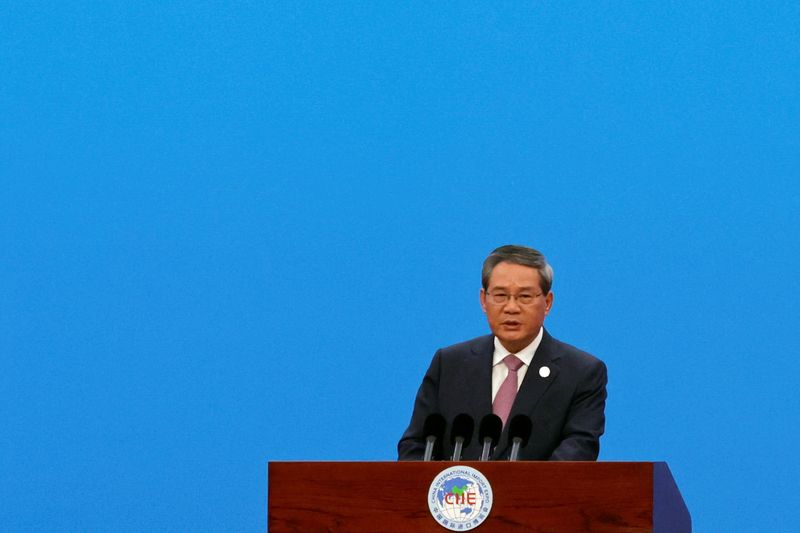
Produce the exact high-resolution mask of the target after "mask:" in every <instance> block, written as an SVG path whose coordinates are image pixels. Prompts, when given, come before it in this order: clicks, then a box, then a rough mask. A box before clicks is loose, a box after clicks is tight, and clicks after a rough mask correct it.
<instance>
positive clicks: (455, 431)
mask: <svg viewBox="0 0 800 533" xmlns="http://www.w3.org/2000/svg"><path fill="white" fill-rule="evenodd" d="M473 431H475V420H473V419H472V417H471V416H469V415H468V414H466V413H461V414H460V415H458V416H456V417H455V418H454V419H453V427H452V428H451V429H450V441H451V442H452V443H455V442H456V438H458V437H461V438H462V439H464V447H466V446H468V445H469V443H470V441H471V440H472V432H473Z"/></svg>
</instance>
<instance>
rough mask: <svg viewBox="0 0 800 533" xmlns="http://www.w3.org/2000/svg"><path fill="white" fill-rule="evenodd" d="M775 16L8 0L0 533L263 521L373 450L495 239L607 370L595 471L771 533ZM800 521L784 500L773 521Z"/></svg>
mask: <svg viewBox="0 0 800 533" xmlns="http://www.w3.org/2000/svg"><path fill="white" fill-rule="evenodd" d="M798 28H800V7H798V4H797V3H796V2H685V3H675V2H652V3H618V2H611V3H604V2H603V3H601V2H597V3H582V4H580V5H564V4H562V3H539V2H515V3H502V4H495V3H464V2H461V3H446V4H439V5H436V6H431V5H430V3H429V2H372V3H361V4H358V3H349V2H348V3H341V4H339V5H324V4H323V3H318V2H307V3H290V2H287V3H263V2H240V3H236V5H235V6H232V5H231V4H230V3H227V2H171V3H164V2H69V3H60V2H59V3H46V2H44V3H43V2H39V3H27V2H7V3H5V4H4V6H3V8H2V10H0V73H1V74H0V175H1V179H2V191H1V192H0V258H1V259H2V260H1V261H0V302H1V303H0V394H1V395H2V402H0V420H2V431H0V491H1V492H0V524H2V529H3V530H7V531H31V530H39V531H253V532H256V531H263V530H264V528H265V526H266V487H267V483H266V463H267V461H269V460H305V459H329V460H344V459H346V460H392V459H394V458H395V445H396V442H397V439H398V438H399V436H400V434H401V433H402V431H403V429H404V428H405V426H406V424H407V423H408V419H409V416H410V414H411V407H412V402H413V397H414V394H415V391H416V388H417V386H418V385H419V382H420V379H421V377H422V374H423V372H424V371H425V369H426V368H427V365H428V363H429V361H430V357H431V356H432V354H433V352H434V351H435V349H437V348H438V347H441V346H444V345H448V344H451V343H453V342H456V341H459V340H463V339H466V338H471V337H474V336H477V335H480V334H483V333H485V332H486V331H487V326H486V324H485V321H484V317H483V315H482V313H481V311H480V308H479V306H478V289H479V286H480V276H479V269H480V264H481V261H482V260H483V258H484V256H485V255H486V254H487V253H488V252H489V251H490V250H491V249H492V248H494V247H496V246H498V245H501V244H506V243H521V244H528V245H531V246H534V247H537V248H539V249H541V250H542V251H544V252H545V254H546V255H547V256H548V258H549V259H550V261H551V262H552V264H553V266H554V268H555V272H556V279H555V286H554V291H555V306H554V311H553V313H552V314H551V315H550V317H549V318H548V321H547V324H548V328H549V330H550V331H551V333H552V334H553V335H554V336H556V337H557V338H560V339H562V340H565V341H567V342H570V343H572V344H575V345H577V346H579V347H581V348H583V349H585V350H587V351H590V352H592V353H595V354H596V355H598V356H599V357H601V358H602V359H604V360H605V361H606V363H607V364H608V368H609V379H610V381H609V400H608V406H607V418H608V423H607V433H606V436H605V437H604V438H603V440H602V443H601V444H602V451H601V459H602V460H644V461H649V460H664V461H667V462H668V463H669V465H670V467H671V469H672V472H673V474H674V476H675V477H676V479H677V482H678V484H679V486H680V487H681V490H682V492H683V495H684V497H685V499H686V502H687V504H688V506H689V508H690V511H691V513H692V516H693V519H694V523H695V526H696V531H703V532H706V531H719V532H731V531H737V532H761V531H789V530H790V529H791V527H792V526H791V524H797V523H798V521H800V511H798V509H797V508H796V506H793V507H790V503H791V501H790V498H793V497H794V496H793V493H794V492H796V488H797V483H798V482H797V478H798V475H800V469H798V467H797V466H796V461H795V458H796V443H797V442H798V429H797V412H798V409H799V408H800V394H799V393H798V388H797V384H796V383H797V376H798V372H799V371H800V362H798V352H799V351H800V341H798V335H797V326H798V318H800V316H799V313H798V305H797V295H798V281H797V276H796V272H797V271H798V270H799V269H800V261H798V246H799V245H800V242H798V241H799V240H800V239H799V238H798V229H797V228H798V225H800V186H798V177H800V126H799V125H800V100H798V97H797V95H798V93H799V92H800V83H798V82H800V59H799V57H800V56H798V50H799V49H800V31H799V30H798ZM795 503H796V502H795Z"/></svg>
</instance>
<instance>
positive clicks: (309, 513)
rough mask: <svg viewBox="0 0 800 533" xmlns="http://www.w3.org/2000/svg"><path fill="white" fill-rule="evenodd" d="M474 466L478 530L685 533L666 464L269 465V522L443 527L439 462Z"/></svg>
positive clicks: (349, 528)
mask: <svg viewBox="0 0 800 533" xmlns="http://www.w3.org/2000/svg"><path fill="white" fill-rule="evenodd" d="M456 464H458V465H465V466H471V467H472V468H475V469H477V470H479V471H480V472H481V473H482V474H483V475H484V476H485V477H486V478H487V479H488V481H489V483H490V484H491V487H492V492H493V495H494V501H493V505H492V509H491V512H490V513H489V516H488V518H487V519H486V521H485V522H483V523H482V524H481V525H479V526H477V527H476V528H474V530H477V531H481V532H486V533H494V532H501V533H502V532H507V531H515V532H522V531H527V532H531V531H533V532H541V533H545V532H547V533H557V532H565V533H567V532H568V533H579V532H584V531H586V532H588V531H592V532H594V531H602V532H619V533H623V532H624V533H634V532H636V533H638V532H655V533H689V532H691V529H692V526H691V518H690V517H689V512H688V510H687V509H686V505H685V504H684V502H683V498H682V497H681V495H680V492H679V491H678V488H677V486H676V485H675V481H674V480H673V478H672V474H671V473H670V471H669V468H667V465H666V463H642V462H638V463H632V462H631V463H613V462H597V463H595V462H514V463H510V462H499V461H498V462H470V461H467V462H462V463H451V462H440V461H437V462H270V463H269V466H268V468H269V487H268V497H267V526H268V530H269V531H270V533H283V532H290V531H291V532H302V533H315V532H348V533H357V532H369V533H376V532H393V531H397V532H413V533H425V532H431V533H445V532H446V531H448V530H447V529H445V528H444V527H442V526H440V525H439V524H438V523H437V522H436V521H435V520H434V519H433V517H432V516H431V513H430V511H429V508H428V502H427V498H428V490H429V488H430V485H431V482H432V481H433V480H434V478H436V476H437V475H438V474H439V473H440V472H441V471H442V470H444V469H445V468H448V467H450V466H454V465H456Z"/></svg>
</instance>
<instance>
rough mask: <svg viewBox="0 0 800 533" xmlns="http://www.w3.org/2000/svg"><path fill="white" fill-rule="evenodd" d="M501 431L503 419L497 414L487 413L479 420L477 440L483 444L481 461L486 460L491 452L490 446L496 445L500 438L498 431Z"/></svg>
mask: <svg viewBox="0 0 800 533" xmlns="http://www.w3.org/2000/svg"><path fill="white" fill-rule="evenodd" d="M502 431H503V421H502V420H501V419H500V417H499V416H497V415H495V414H492V413H489V414H488V415H486V416H484V417H483V419H482V420H481V425H480V426H478V441H479V442H480V443H481V444H482V445H483V450H482V451H481V461H488V460H489V455H490V454H491V453H492V446H496V445H497V441H499V440H500V433H501V432H502Z"/></svg>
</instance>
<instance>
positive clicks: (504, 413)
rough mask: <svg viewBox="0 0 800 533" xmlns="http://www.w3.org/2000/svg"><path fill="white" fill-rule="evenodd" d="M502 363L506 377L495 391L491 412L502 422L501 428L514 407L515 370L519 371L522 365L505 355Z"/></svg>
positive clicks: (515, 357)
mask: <svg viewBox="0 0 800 533" xmlns="http://www.w3.org/2000/svg"><path fill="white" fill-rule="evenodd" d="M503 363H505V365H506V366H507V367H508V376H506V380H505V381H504V382H503V383H502V385H500V388H499V389H498V390H497V395H496V396H495V397H494V403H493V404H492V411H493V412H494V414H496V415H497V416H499V417H500V420H502V421H503V426H505V425H506V420H508V414H509V413H510V412H511V406H512V405H514V398H516V396H517V370H519V369H520V367H521V366H522V364H523V363H522V361H521V360H520V359H518V358H517V356H515V355H514V354H510V355H507V356H506V357H505V359H503Z"/></svg>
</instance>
